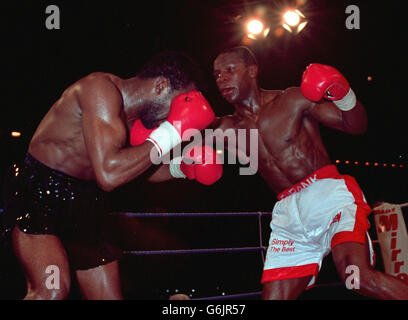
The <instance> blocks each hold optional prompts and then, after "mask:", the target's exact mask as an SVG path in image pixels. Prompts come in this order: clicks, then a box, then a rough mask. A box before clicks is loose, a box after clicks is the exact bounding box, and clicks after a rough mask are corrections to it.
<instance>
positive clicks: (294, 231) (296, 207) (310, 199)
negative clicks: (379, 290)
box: [262, 165, 374, 288]
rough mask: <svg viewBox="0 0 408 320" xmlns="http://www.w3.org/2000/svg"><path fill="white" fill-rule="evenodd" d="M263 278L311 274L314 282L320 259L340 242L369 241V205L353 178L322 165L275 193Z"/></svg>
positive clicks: (279, 278) (272, 278)
mask: <svg viewBox="0 0 408 320" xmlns="http://www.w3.org/2000/svg"><path fill="white" fill-rule="evenodd" d="M278 199H280V201H279V202H277V203H276V204H275V208H274V210H273V214H272V217H273V218H272V221H271V229H272V232H271V236H270V240H269V247H268V252H267V255H266V260H265V265H264V273H263V276H262V283H264V282H268V281H273V280H282V279H291V278H298V277H304V276H310V275H312V278H311V280H310V282H309V283H308V286H307V288H310V287H311V286H312V285H313V284H314V282H315V281H316V277H317V273H318V271H319V270H320V267H321V263H322V260H323V258H324V257H325V256H326V255H327V254H328V253H329V252H330V250H331V249H332V248H333V247H334V246H336V245H338V244H340V243H343V242H348V241H352V242H359V243H362V244H364V243H365V242H366V241H368V244H369V248H370V264H371V265H374V251H373V249H372V245H371V240H370V237H369V235H368V232H367V228H368V221H367V215H368V214H369V213H370V212H371V208H370V207H369V205H368V204H367V203H366V201H365V198H364V195H363V193H362V191H361V190H360V187H359V186H358V184H357V182H356V181H355V179H354V178H353V177H351V176H348V175H340V174H339V172H338V171H337V168H336V166H334V165H327V166H325V167H323V168H320V169H319V170H317V171H315V172H314V173H313V174H311V175H309V176H308V177H306V178H305V179H303V180H302V181H300V182H298V183H297V184H295V185H294V186H293V187H291V188H289V189H286V190H285V191H283V192H281V193H280V194H279V195H278Z"/></svg>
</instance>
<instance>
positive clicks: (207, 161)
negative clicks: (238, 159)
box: [170, 145, 223, 185]
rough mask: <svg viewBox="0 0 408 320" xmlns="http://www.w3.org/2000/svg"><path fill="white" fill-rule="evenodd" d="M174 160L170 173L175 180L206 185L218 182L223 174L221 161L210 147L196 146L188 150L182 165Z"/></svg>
mask: <svg viewBox="0 0 408 320" xmlns="http://www.w3.org/2000/svg"><path fill="white" fill-rule="evenodd" d="M177 160H180V159H173V161H172V162H171V163H170V173H171V174H172V176H173V177H175V178H186V177H187V178H188V179H190V180H194V179H195V180H197V181H198V182H200V183H202V184H204V185H211V184H214V183H215V182H217V181H218V180H219V179H220V178H221V176H222V172H223V168H222V164H221V160H220V159H219V157H218V155H217V153H216V152H215V151H214V149H213V148H211V147H210V146H207V145H204V146H201V145H196V146H194V147H190V148H189V149H187V152H186V154H185V156H184V158H183V160H181V163H180V162H179V161H177Z"/></svg>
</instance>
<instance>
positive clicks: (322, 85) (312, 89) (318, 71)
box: [300, 63, 356, 111]
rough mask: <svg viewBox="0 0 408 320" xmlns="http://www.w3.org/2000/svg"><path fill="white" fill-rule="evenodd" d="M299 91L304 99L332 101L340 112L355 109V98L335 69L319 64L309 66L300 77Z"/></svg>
mask: <svg viewBox="0 0 408 320" xmlns="http://www.w3.org/2000/svg"><path fill="white" fill-rule="evenodd" d="M300 90H301V91H302V94H303V95H304V96H305V98H307V99H309V100H312V101H319V100H320V99H322V98H323V97H324V98H326V99H328V100H332V101H333V103H334V104H335V105H336V106H337V107H338V108H339V109H340V110H342V111H348V110H351V109H352V108H354V107H355V105H356V96H355V94H354V92H353V90H351V88H350V85H349V83H348V81H347V80H346V78H344V76H343V75H342V74H341V73H340V72H339V71H338V70H337V69H335V68H333V67H331V66H327V65H323V64H319V63H312V64H310V65H309V66H308V67H307V68H306V70H305V72H304V73H303V76H302V83H301V85H300Z"/></svg>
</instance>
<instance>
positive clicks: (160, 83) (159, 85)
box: [154, 76, 170, 95]
mask: <svg viewBox="0 0 408 320" xmlns="http://www.w3.org/2000/svg"><path fill="white" fill-rule="evenodd" d="M154 89H155V92H156V94H157V95H161V94H163V93H167V92H170V82H169V80H168V79H167V78H166V77H163V76H159V77H157V78H156V80H155V81H154Z"/></svg>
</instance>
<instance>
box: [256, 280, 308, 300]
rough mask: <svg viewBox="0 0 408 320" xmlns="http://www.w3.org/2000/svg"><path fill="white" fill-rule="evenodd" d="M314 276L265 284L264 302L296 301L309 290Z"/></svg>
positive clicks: (263, 289)
mask: <svg viewBox="0 0 408 320" xmlns="http://www.w3.org/2000/svg"><path fill="white" fill-rule="evenodd" d="M312 277H313V276H306V277H302V278H295V279H284V280H276V281H270V282H265V283H264V284H263V287H262V300H294V299H296V298H297V297H299V295H300V294H301V293H302V292H303V291H304V290H305V289H306V288H307V286H308V284H309V282H310V280H311V279H312Z"/></svg>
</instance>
